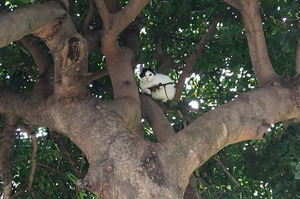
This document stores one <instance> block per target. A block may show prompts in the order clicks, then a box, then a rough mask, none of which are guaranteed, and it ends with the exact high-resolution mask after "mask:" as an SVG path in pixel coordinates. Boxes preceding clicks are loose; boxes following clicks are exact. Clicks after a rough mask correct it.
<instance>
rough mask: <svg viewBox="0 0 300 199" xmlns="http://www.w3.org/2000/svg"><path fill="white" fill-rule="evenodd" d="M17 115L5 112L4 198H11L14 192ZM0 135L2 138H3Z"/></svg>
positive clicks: (0, 149)
mask: <svg viewBox="0 0 300 199" xmlns="http://www.w3.org/2000/svg"><path fill="white" fill-rule="evenodd" d="M16 119H17V118H16V117H15V116H14V115H10V114H5V115H4V117H3V120H4V128H3V129H2V132H1V134H0V135H2V136H3V137H2V136H1V137H2V139H1V140H0V180H1V181H2V182H3V198H4V199H10V198H11V193H12V180H13V177H12V174H11V159H12V149H13V143H14V141H15V130H16V124H17V121H16ZM1 137H0V138H1Z"/></svg>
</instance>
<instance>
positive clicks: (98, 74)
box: [87, 68, 108, 82]
mask: <svg viewBox="0 0 300 199" xmlns="http://www.w3.org/2000/svg"><path fill="white" fill-rule="evenodd" d="M106 75H108V71H107V68H103V69H100V70H98V71H96V72H93V73H92V74H91V75H90V76H88V77H87V81H88V82H92V81H95V80H97V79H100V78H101V77H104V76H106Z"/></svg>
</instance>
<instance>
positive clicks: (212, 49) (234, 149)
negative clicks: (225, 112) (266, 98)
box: [0, 0, 300, 199]
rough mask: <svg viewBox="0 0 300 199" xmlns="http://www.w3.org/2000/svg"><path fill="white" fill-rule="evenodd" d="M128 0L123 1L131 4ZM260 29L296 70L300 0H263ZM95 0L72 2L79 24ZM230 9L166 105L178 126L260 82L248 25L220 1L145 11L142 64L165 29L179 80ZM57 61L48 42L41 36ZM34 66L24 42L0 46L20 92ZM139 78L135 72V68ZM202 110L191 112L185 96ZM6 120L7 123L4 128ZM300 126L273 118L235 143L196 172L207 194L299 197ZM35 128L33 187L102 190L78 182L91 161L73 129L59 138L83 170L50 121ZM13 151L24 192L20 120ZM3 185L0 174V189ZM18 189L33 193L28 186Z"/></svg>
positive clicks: (148, 62) (160, 5)
mask: <svg viewBox="0 0 300 199" xmlns="http://www.w3.org/2000/svg"><path fill="white" fill-rule="evenodd" d="M30 3H39V1H35V0H11V1H1V2H0V6H1V7H0V12H1V13H3V12H7V11H8V10H12V9H16V8H17V7H21V6H23V5H25V4H30ZM126 3H127V1H122V4H124V5H125V4H126ZM261 6H262V20H263V28H264V30H265V36H266V42H267V46H268V51H269V55H270V59H271V61H272V64H273V66H274V68H275V70H276V72H277V73H278V74H280V75H282V76H288V77H290V76H293V74H294V65H295V53H296V44H297V40H298V37H299V30H298V29H296V27H295V22H296V21H297V20H299V8H300V5H299V0H277V1H274V0H264V1H262V2H261ZM87 10H88V1H87V0H83V1H74V0H71V1H70V13H71V14H72V16H73V17H74V22H75V24H76V27H78V30H80V24H81V22H82V20H83V19H84V17H85V16H86V13H87ZM219 12H222V13H223V17H222V20H221V22H220V23H219V24H218V26H217V29H218V32H217V33H216V34H215V35H214V36H212V37H211V38H209V42H208V44H207V45H206V47H205V51H204V52H203V53H202V55H201V56H200V57H199V58H198V60H197V62H196V64H195V65H194V67H193V70H192V72H191V74H190V76H189V77H188V78H187V79H186V87H185V89H184V91H183V93H182V98H181V102H180V103H179V104H177V105H176V104H172V103H169V104H167V105H163V104H161V106H162V107H163V108H164V110H165V113H166V115H167V116H168V119H169V120H170V122H171V123H172V125H173V127H174V129H175V131H176V132H178V131H180V130H181V129H182V128H184V126H185V125H188V124H189V123H190V122H192V121H193V120H195V119H196V118H198V117H201V115H202V114H203V113H205V112H207V111H210V110H211V109H213V108H214V107H216V106H219V105H221V104H224V103H226V102H228V101H231V100H232V99H234V98H235V97H236V96H238V95H239V94H240V93H241V92H246V91H249V90H252V89H255V88H256V87H257V82H256V80H255V77H254V74H253V71H252V67H251V61H250V57H249V53H248V46H247V40H246V36H245V29H244V25H243V21H242V18H241V16H240V14H239V13H238V12H237V11H236V10H234V9H232V8H229V7H228V6H227V5H226V4H225V3H223V2H220V1H215V0H202V1H196V0H182V1H177V0H150V2H149V4H148V5H147V7H146V8H145V9H144V10H143V11H142V13H141V15H140V20H141V23H142V25H143V26H142V31H141V34H140V54H139V60H140V63H141V64H142V65H143V66H152V65H155V66H156V68H157V69H159V67H160V64H161V63H160V62H159V61H158V60H157V59H156V54H155V45H154V38H155V37H160V38H161V41H162V48H163V51H164V53H166V54H168V55H170V56H171V57H172V58H173V61H174V66H173V68H171V69H170V70H169V71H168V74H169V75H170V77H171V78H172V79H173V81H174V82H176V81H177V80H178V78H179V76H180V70H181V69H182V68H183V67H184V63H185V62H186V60H187V58H188V57H189V55H190V54H191V53H192V52H193V51H194V49H195V46H196V45H197V43H198V42H199V41H200V39H201V37H202V35H203V34H204V33H205V31H206V30H207V28H208V27H209V24H210V22H211V21H212V20H213V19H214V17H215V16H216V15H217V13H219ZM90 25H91V28H92V29H94V30H99V29H101V19H100V17H99V15H97V14H96V13H95V16H94V17H93V20H92V22H91V24H90ZM35 42H36V43H37V44H38V45H40V46H41V47H42V49H43V51H44V53H45V54H46V55H47V56H48V57H49V60H51V55H50V53H49V51H48V49H47V47H46V46H45V45H44V44H43V43H42V42H41V41H39V40H38V39H36V41H35ZM104 67H105V60H104V57H103V56H102V54H101V53H100V52H93V53H91V54H90V56H89V70H90V71H96V70H99V69H101V68H104ZM37 74H38V71H37V67H36V66H35V64H34V61H33V59H32V57H31V56H30V54H29V52H28V51H27V50H26V48H25V47H24V46H23V45H22V44H21V43H19V42H15V43H12V44H10V45H8V46H6V47H4V48H1V49H0V79H1V81H2V82H3V83H4V85H5V87H7V88H8V89H10V90H11V91H13V92H19V93H24V94H25V97H26V95H27V94H29V93H30V91H31V89H32V87H33V86H34V83H35V81H36V78H37ZM136 78H137V81H138V72H136ZM87 88H88V89H89V90H90V92H91V93H92V94H93V95H95V97H99V98H101V99H103V100H106V101H110V100H112V99H113V96H112V87H111V83H110V79H109V77H103V78H101V79H99V80H96V81H94V82H91V83H90V84H89V85H87ZM186 104H190V105H193V107H194V108H196V109H197V111H187V110H186V109H185V105H186ZM143 126H144V130H145V138H146V139H148V140H150V141H153V142H156V138H155V136H154V134H153V132H152V129H151V128H150V126H149V123H148V122H147V120H146V119H143ZM1 127H2V126H1V120H0V128H1ZM299 131H300V125H297V124H293V125H291V126H290V127H288V126H287V125H286V124H281V123H279V124H273V125H272V127H271V128H270V129H269V132H267V134H266V136H265V138H264V139H263V140H260V141H246V142H241V143H237V144H234V145H230V146H228V147H226V148H224V149H223V150H221V151H220V152H219V153H218V154H216V155H215V156H214V157H212V158H211V159H210V160H209V161H207V162H206V163H205V164H204V165H203V166H202V167H201V168H199V169H198V170H196V171H195V172H194V175H195V177H196V179H197V188H198V190H199V192H200V193H201V194H202V196H203V198H230V199H234V198H274V199H277V198H282V199H286V198H300V133H299ZM35 134H36V135H37V137H38V147H39V148H38V156H37V162H38V167H37V173H36V177H35V180H34V190H35V192H36V194H37V198H55V199H57V198H95V196H93V194H91V193H89V192H86V191H79V190H77V189H76V181H77V179H79V178H81V177H82V176H84V174H85V173H86V172H87V169H88V163H87V162H86V160H85V158H84V157H83V156H82V153H81V151H80V150H79V149H78V148H77V147H76V146H75V145H74V144H73V143H71V141H70V140H69V139H68V138H65V137H62V138H61V139H62V140H63V141H64V144H65V145H66V146H68V149H69V152H70V153H71V154H72V158H74V160H76V161H75V162H76V165H77V168H78V169H81V170H82V175H81V176H78V175H77V174H76V173H75V172H74V170H73V169H72V165H71V164H70V162H69V161H68V160H67V159H66V155H65V153H64V151H63V150H62V149H61V147H60V146H59V145H58V144H57V143H56V142H55V140H54V139H53V136H52V135H51V131H50V130H49V129H48V128H46V127H39V128H38V129H36V130H35ZM16 135H17V139H16V141H15V144H14V151H13V161H12V165H13V166H12V168H13V176H14V181H13V188H14V192H15V193H16V192H18V191H19V190H21V189H22V188H24V187H26V183H27V180H28V173H29V169H30V159H31V152H32V141H31V139H30V137H29V136H27V135H26V133H22V132H21V130H20V129H18V130H17V131H16ZM1 191H2V184H1V183H0V194H1ZM18 197H19V198H30V194H29V193H26V192H25V193H22V194H21V195H19V196H18Z"/></svg>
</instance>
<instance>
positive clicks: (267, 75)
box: [225, 0, 278, 86]
mask: <svg viewBox="0 0 300 199" xmlns="http://www.w3.org/2000/svg"><path fill="white" fill-rule="evenodd" d="M225 2H227V3H229V4H230V5H233V6H235V7H236V8H238V9H239V11H240V12H241V14H242V16H243V19H244V23H245V29H246V33H247V41H248V46H249V53H250V57H251V62H252V66H253V69H254V73H255V76H256V79H257V81H258V83H259V85H260V86H264V85H266V84H267V83H268V82H270V81H272V80H274V79H276V78H278V75H277V74H276V73H275V71H274V69H273V67H272V64H271V61H270V58H269V55H268V51H267V46H266V41H265V36H264V32H263V27H262V20H261V9H260V6H259V2H258V0H238V1H237V3H235V2H233V1H231V0H230V1H228V0H225Z"/></svg>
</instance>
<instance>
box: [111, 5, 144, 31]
mask: <svg viewBox="0 0 300 199" xmlns="http://www.w3.org/2000/svg"><path fill="white" fill-rule="evenodd" d="M148 2H149V0H130V1H129V3H128V4H127V5H126V6H125V7H124V8H123V9H122V10H121V11H119V12H117V13H116V15H115V19H114V21H115V22H118V23H114V27H113V28H114V29H115V30H116V32H117V33H121V31H122V30H124V29H125V28H126V27H127V26H128V25H129V24H130V23H131V22H132V21H133V20H134V19H135V18H136V17H137V16H138V14H139V13H140V12H141V11H142V9H143V8H144V7H145V6H146V5H147V3H148Z"/></svg>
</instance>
